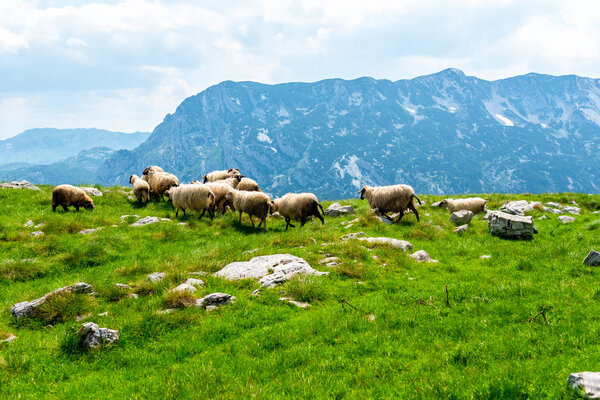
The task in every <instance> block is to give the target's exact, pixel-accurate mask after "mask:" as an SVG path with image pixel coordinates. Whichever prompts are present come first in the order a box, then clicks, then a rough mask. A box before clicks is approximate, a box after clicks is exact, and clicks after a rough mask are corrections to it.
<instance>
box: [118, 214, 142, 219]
mask: <svg viewBox="0 0 600 400" xmlns="http://www.w3.org/2000/svg"><path fill="white" fill-rule="evenodd" d="M127 217H134V218H139V217H140V216H139V215H136V214H132V215H121V219H125V218H127Z"/></svg>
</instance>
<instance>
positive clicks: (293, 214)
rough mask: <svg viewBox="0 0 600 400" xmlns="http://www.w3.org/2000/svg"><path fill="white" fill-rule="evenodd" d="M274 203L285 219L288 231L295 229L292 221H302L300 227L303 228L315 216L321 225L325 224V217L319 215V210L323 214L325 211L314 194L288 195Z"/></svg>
mask: <svg viewBox="0 0 600 400" xmlns="http://www.w3.org/2000/svg"><path fill="white" fill-rule="evenodd" d="M273 203H274V204H275V208H276V209H277V211H279V214H281V216H282V217H283V218H285V223H286V225H285V230H286V231H287V230H288V227H289V226H291V227H292V228H295V226H294V225H292V224H291V223H290V220H294V221H300V227H303V226H304V224H305V223H306V221H307V220H308V218H310V217H311V216H313V215H314V216H315V217H317V218H319V219H320V220H321V224H325V220H324V219H323V216H322V215H321V214H320V213H319V208H320V209H321V212H322V213H323V214H325V211H323V207H322V206H321V204H319V201H318V200H317V196H315V195H314V194H312V193H287V194H286V195H285V196H283V197H281V198H279V199H275V200H274V201H273Z"/></svg>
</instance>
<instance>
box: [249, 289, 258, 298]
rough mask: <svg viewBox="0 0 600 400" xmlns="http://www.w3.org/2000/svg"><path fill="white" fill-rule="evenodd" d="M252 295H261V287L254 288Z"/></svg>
mask: <svg viewBox="0 0 600 400" xmlns="http://www.w3.org/2000/svg"><path fill="white" fill-rule="evenodd" d="M250 296H254V297H258V296H260V289H254V290H253V291H252V293H250Z"/></svg>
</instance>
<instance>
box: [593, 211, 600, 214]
mask: <svg viewBox="0 0 600 400" xmlns="http://www.w3.org/2000/svg"><path fill="white" fill-rule="evenodd" d="M592 214H600V211H594V212H593V213H592Z"/></svg>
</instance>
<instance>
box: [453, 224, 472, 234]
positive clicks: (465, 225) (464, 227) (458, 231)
mask: <svg viewBox="0 0 600 400" xmlns="http://www.w3.org/2000/svg"><path fill="white" fill-rule="evenodd" d="M467 229H469V225H468V224H464V225H461V226H457V227H456V228H454V232H456V233H463V232H465V231H466V230H467Z"/></svg>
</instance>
